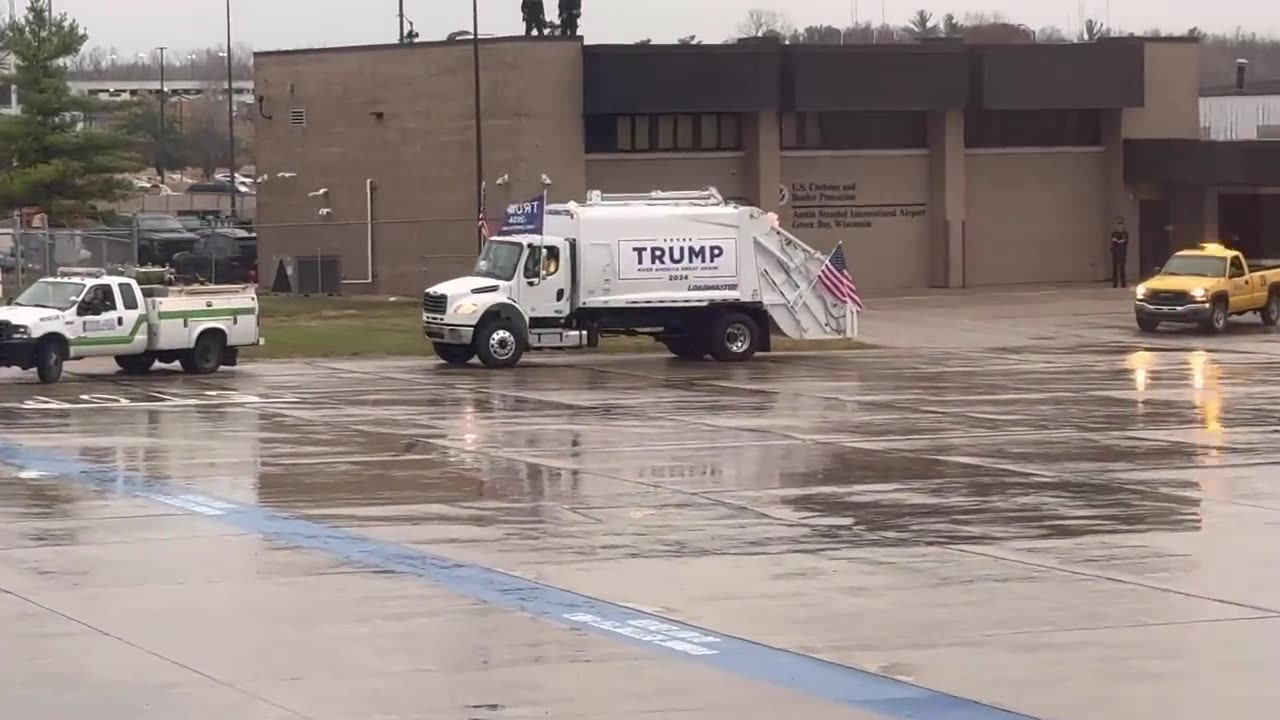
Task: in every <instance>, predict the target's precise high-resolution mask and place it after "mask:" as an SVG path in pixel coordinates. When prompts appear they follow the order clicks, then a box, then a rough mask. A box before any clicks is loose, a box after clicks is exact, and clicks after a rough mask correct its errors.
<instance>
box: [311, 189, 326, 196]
mask: <svg viewBox="0 0 1280 720" xmlns="http://www.w3.org/2000/svg"><path fill="white" fill-rule="evenodd" d="M328 194H329V188H320V189H319V190H316V191H315V192H309V193H307V197H324V196H325V195H328Z"/></svg>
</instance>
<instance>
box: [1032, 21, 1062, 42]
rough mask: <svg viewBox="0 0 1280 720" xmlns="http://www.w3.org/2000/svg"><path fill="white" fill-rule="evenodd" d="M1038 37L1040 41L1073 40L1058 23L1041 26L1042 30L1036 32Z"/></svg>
mask: <svg viewBox="0 0 1280 720" xmlns="http://www.w3.org/2000/svg"><path fill="white" fill-rule="evenodd" d="M1036 37H1037V38H1038V39H1039V41H1040V42H1045V43H1064V42H1071V39H1070V38H1068V37H1067V34H1066V33H1065V32H1063V31H1062V28H1060V27H1058V26H1056V25H1046V26H1044V27H1042V28H1040V30H1039V31H1037V32H1036Z"/></svg>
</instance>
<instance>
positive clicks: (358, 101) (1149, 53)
mask: <svg viewBox="0 0 1280 720" xmlns="http://www.w3.org/2000/svg"><path fill="white" fill-rule="evenodd" d="M472 51H473V48H472V45H471V43H470V41H469V40H464V41H460V42H441V43H419V44H413V45H405V46H402V45H387V46H365V47H347V48H324V49H310V50H286V51H279V52H265V53H258V54H257V55H256V57H255V75H256V77H255V88H256V92H257V94H258V112H257V117H256V120H255V121H256V123H257V129H256V133H257V164H258V168H259V172H260V173H264V174H268V175H271V176H272V179H271V180H270V181H269V182H267V183H264V184H263V185H262V186H261V187H260V188H259V195H258V219H259V222H260V223H261V224H262V228H261V230H260V238H261V247H260V251H259V255H260V258H261V261H262V263H263V265H262V275H263V277H264V281H268V282H269V281H270V279H271V278H272V277H273V276H274V274H275V273H276V271H277V268H278V267H279V265H280V263H281V261H285V265H286V266H287V267H289V268H291V269H293V270H294V271H295V272H297V273H300V272H302V267H303V265H302V264H300V263H305V262H306V261H307V258H315V257H327V258H332V259H333V261H334V262H333V263H330V264H328V265H326V267H327V268H328V270H327V271H326V272H328V273H329V274H330V275H331V276H332V277H331V278H330V280H331V282H332V283H334V284H335V285H336V284H338V283H337V281H338V276H340V277H341V280H342V282H341V284H340V287H341V291H343V292H348V293H355V292H377V293H386V294H408V293H416V292H418V291H420V290H421V288H422V287H424V286H425V285H428V284H430V283H432V282H435V281H437V280H440V279H443V278H446V277H451V276H456V275H459V274H463V273H465V272H466V270H467V269H468V268H469V267H470V265H471V262H472V258H473V257H474V254H475V251H476V242H477V241H476V221H475V216H476V196H475V193H476V187H477V184H478V183H477V169H476V162H475V135H476V133H475V126H474V123H473V118H474V105H473V101H474V93H473V73H472V70H473V64H472ZM479 57H480V74H481V81H480V82H481V93H480V100H481V112H482V118H483V122H482V130H483V133H482V137H483V150H484V152H483V173H484V176H485V179H486V180H487V182H488V189H489V192H488V199H489V203H488V204H489V214H490V216H491V217H494V216H500V212H501V208H502V206H504V205H505V204H506V202H508V201H514V200H521V199H525V198H527V197H529V196H532V195H533V194H535V193H536V192H537V191H538V190H539V188H540V187H541V185H540V178H541V176H542V175H544V174H545V175H546V176H548V178H550V179H551V181H552V183H553V184H552V185H551V186H550V196H551V200H552V201H564V200H570V199H581V198H582V197H583V196H584V195H585V193H586V191H587V190H588V189H601V190H604V191H615V192H620V191H644V190H650V189H654V188H661V189H692V188H700V187H704V186H707V185H714V186H716V187H718V188H719V189H720V190H721V192H722V193H723V194H724V195H726V196H727V197H735V198H742V199H744V200H746V201H749V202H752V203H754V204H758V205H760V206H762V207H765V208H768V209H775V210H778V211H779V213H780V215H781V216H782V219H783V221H784V223H785V224H786V226H787V227H789V228H791V229H792V231H793V232H795V233H796V234H797V235H799V236H800V237H801V238H802V239H804V240H805V241H806V242H808V243H810V244H812V245H814V246H815V247H818V248H830V247H833V246H834V245H835V243H836V242H838V241H841V240H843V241H844V243H845V248H846V254H847V255H848V257H849V262H850V265H851V267H852V269H853V270H854V272H855V276H856V277H857V278H858V281H859V284H860V286H861V287H863V288H864V289H865V290H866V291H867V292H870V293H874V292H876V291H890V290H902V289H910V288H924V287H963V286H974V285H988V284H1002V283H1025V282H1090V281H1099V280H1102V279H1104V278H1106V277H1107V275H1108V272H1109V259H1108V235H1109V231H1110V227H1111V224H1112V222H1113V221H1114V218H1116V217H1117V216H1122V217H1125V218H1126V219H1127V221H1128V224H1129V227H1130V230H1131V232H1132V233H1133V235H1134V238H1135V242H1134V243H1132V248H1131V252H1132V253H1133V257H1132V258H1131V262H1130V265H1131V267H1132V266H1139V264H1140V265H1141V266H1143V267H1145V266H1150V265H1151V264H1154V263H1157V262H1161V261H1163V260H1164V259H1165V257H1166V256H1167V254H1168V253H1169V251H1170V250H1171V249H1173V248H1175V247H1180V246H1185V245H1188V244H1193V243H1195V242H1200V241H1203V240H1205V239H1208V238H1216V237H1217V236H1218V235H1219V234H1220V232H1221V228H1220V227H1219V226H1220V224H1221V223H1222V221H1223V219H1222V217H1220V215H1221V213H1220V209H1221V208H1224V207H1225V208H1235V207H1236V203H1234V202H1228V203H1225V204H1222V203H1220V202H1219V196H1220V195H1224V194H1233V193H1236V192H1245V193H1247V194H1251V195H1253V194H1257V195H1258V196H1259V197H1265V196H1266V195H1265V193H1262V192H1261V191H1260V190H1259V188H1262V187H1264V186H1280V163H1275V162H1271V163H1266V162H1255V161H1254V160H1253V159H1252V158H1255V157H1256V156H1257V153H1259V152H1265V153H1271V152H1273V150H1272V149H1268V148H1263V149H1261V150H1259V149H1256V148H1255V147H1254V146H1255V145H1256V144H1252V143H1212V142H1206V141H1202V140H1201V139H1200V134H1201V130H1200V117H1199V93H1198V86H1197V78H1198V63H1199V45H1198V43H1197V42H1195V41H1194V40H1189V39H1167V38H1166V39H1144V38H1117V39H1108V40H1104V41H1100V42H1096V43H1088V44H1032V45H968V44H964V43H960V42H952V41H938V42H927V43H923V44H918V45H844V46H819V45H780V44H777V43H773V42H761V41H750V42H740V43H736V44H726V45H672V46H663V45H623V46H614V45H586V46H584V45H582V44H581V42H580V40H578V39H560V38H556V39H533V40H529V39H525V38H496V39H487V40H481V41H480V44H479ZM1226 145H1233V146H1234V147H1224V146H1226ZM1271 147H1272V148H1274V149H1280V145H1273V146H1271ZM281 173H283V174H284V176H283V177H282V176H281V175H280V174H281ZM502 176H505V177H507V178H508V179H509V182H507V183H506V184H503V185H497V184H496V183H495V181H496V180H497V179H498V178H500V177H502ZM1241 189H1243V190H1241ZM322 191H323V192H322ZM1274 197H1278V198H1280V196H1274ZM1264 206H1266V207H1269V205H1266V202H1263V204H1262V205H1259V206H1258V207H1259V208H1261V209H1258V210H1257V214H1258V216H1259V217H1262V216H1266V215H1267V212H1268V211H1266V210H1265V207H1264ZM1251 207H1252V206H1251ZM1232 212H1234V210H1233V211H1232ZM1249 212H1254V210H1250V211H1249ZM1228 220H1230V219H1228ZM1260 222H1261V221H1260ZM1231 223H1234V224H1233V225H1232V227H1233V228H1237V226H1238V228H1244V230H1245V232H1243V233H1240V232H1239V230H1238V229H1235V230H1232V233H1233V234H1235V235H1240V236H1241V240H1240V241H1239V242H1241V243H1248V244H1250V246H1249V248H1247V249H1248V250H1250V251H1254V252H1255V253H1256V252H1258V251H1261V250H1265V249H1267V248H1266V247H1264V245H1265V242H1264V239H1265V238H1267V237H1270V233H1269V232H1268V231H1267V230H1266V227H1267V226H1266V225H1265V222H1264V223H1263V224H1262V225H1259V224H1258V223H1257V222H1253V221H1248V222H1246V221H1244V220H1239V221H1236V220H1230V222H1229V223H1228V224H1231ZM1276 230H1278V231H1280V225H1277V226H1276ZM1268 242H1274V240H1271V241H1268ZM1275 250H1276V252H1277V254H1280V247H1277V248H1275ZM323 264H324V263H322V265H323ZM310 267H312V268H314V267H315V266H314V265H311V266H310ZM311 272H316V271H314V270H313V271H308V273H307V274H308V275H309V274H310V273H311ZM317 275H323V273H318V272H317ZM300 287H305V286H298V285H295V289H299V288H300ZM312 289H314V286H312Z"/></svg>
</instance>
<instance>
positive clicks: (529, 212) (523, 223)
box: [502, 193, 547, 235]
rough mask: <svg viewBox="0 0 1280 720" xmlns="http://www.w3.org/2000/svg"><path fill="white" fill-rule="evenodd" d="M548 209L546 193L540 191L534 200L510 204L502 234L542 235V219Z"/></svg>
mask: <svg viewBox="0 0 1280 720" xmlns="http://www.w3.org/2000/svg"><path fill="white" fill-rule="evenodd" d="M546 211H547V194H546V193H540V194H538V196H537V197H535V198H533V199H532V200H527V201H525V202H518V203H512V204H510V205H508V206H507V217H506V219H505V220H504V221H503V223H502V234H503V235H522V234H524V235H541V234H542V220H543V217H544V215H545V214H546Z"/></svg>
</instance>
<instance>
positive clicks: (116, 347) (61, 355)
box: [0, 268, 261, 383]
mask: <svg viewBox="0 0 1280 720" xmlns="http://www.w3.org/2000/svg"><path fill="white" fill-rule="evenodd" d="M139 272H146V271H139ZM260 343H261V338H260V336H259V334H258V296H257V293H256V292H255V290H254V288H253V286H252V285H193V286H186V287H183V286H172V285H139V284H138V282H137V281H136V280H135V279H134V278H132V277H125V276H111V275H107V274H106V272H105V271H103V270H99V269H91V268H74V269H66V270H59V271H58V274H57V276H55V277H47V278H41V279H40V280H37V281H36V282H35V283H34V284H33V285H32V286H31V287H29V288H27V289H26V290H25V291H24V292H23V293H22V294H21V295H19V296H18V297H17V298H16V299H15V300H14V301H13V302H12V303H11V304H10V305H9V306H8V307H0V367H19V368H22V369H23V370H29V369H31V368H35V369H36V372H37V374H38V375H39V377H40V382H43V383H54V382H57V381H58V379H59V378H61V376H62V365H63V363H64V362H65V361H67V360H79V359H81V358H88V357H114V358H115V361H116V364H117V365H118V366H119V367H120V369H121V370H123V371H124V372H126V373H128V374H135V375H138V374H143V373H146V372H149V371H150V370H151V368H152V366H154V365H155V364H156V363H157V362H162V363H172V362H177V363H180V364H181V365H182V369H183V370H185V371H186V372H188V373H197V374H204V373H212V372H216V371H217V370H218V368H220V367H221V366H223V365H236V364H237V362H238V361H239V349H240V348H241V347H246V346H252V345H258V344H260Z"/></svg>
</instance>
